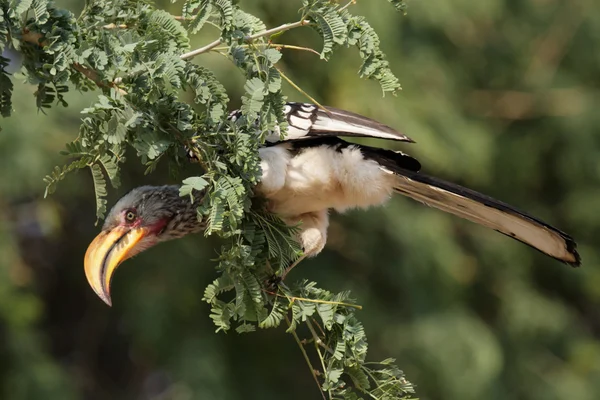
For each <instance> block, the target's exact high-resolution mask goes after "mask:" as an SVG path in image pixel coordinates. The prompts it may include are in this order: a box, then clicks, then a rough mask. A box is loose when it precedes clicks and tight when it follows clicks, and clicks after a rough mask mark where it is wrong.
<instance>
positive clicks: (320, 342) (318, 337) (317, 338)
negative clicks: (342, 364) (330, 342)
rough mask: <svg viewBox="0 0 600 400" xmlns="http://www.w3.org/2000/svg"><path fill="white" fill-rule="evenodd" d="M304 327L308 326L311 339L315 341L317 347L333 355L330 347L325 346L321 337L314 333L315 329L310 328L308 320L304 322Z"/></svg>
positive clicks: (310, 324)
mask: <svg viewBox="0 0 600 400" xmlns="http://www.w3.org/2000/svg"><path fill="white" fill-rule="evenodd" d="M306 325H307V326H308V330H309V331H310V333H311V334H312V337H313V339H314V340H315V343H316V344H318V345H319V346H321V347H322V348H324V349H325V350H327V351H328V352H329V353H330V354H333V353H334V351H333V349H332V348H331V347H329V346H327V345H326V344H325V342H323V340H322V339H321V337H320V336H319V335H318V334H317V332H316V331H315V328H314V327H313V326H312V323H311V322H310V320H309V319H307V320H306Z"/></svg>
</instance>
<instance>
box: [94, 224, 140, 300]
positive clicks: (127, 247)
mask: <svg viewBox="0 0 600 400" xmlns="http://www.w3.org/2000/svg"><path fill="white" fill-rule="evenodd" d="M147 234H148V229H146V228H141V227H134V228H131V227H122V226H118V227H116V228H113V229H111V230H107V231H102V232H100V234H99V235H98V236H96V238H95V239H94V240H93V241H92V243H91V244H90V246H89V247H88V249H87V251H86V252H85V260H84V267H85V276H86V277H87V280H88V283H89V284H90V286H91V287H92V289H93V290H94V292H96V294H97V295H98V296H99V297H100V298H101V299H102V300H103V301H104V302H105V303H106V304H108V305H109V306H110V305H112V302H111V300H110V283H111V280H112V277H113V274H114V272H115V270H116V269H117V267H118V266H119V264H121V263H122V262H123V261H125V260H127V259H128V258H130V257H132V256H134V255H135V254H137V253H139V251H136V249H135V247H136V245H137V244H138V243H139V241H140V240H142V239H143V238H144V237H145V236H146V235H147Z"/></svg>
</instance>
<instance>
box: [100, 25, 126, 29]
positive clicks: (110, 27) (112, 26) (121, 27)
mask: <svg viewBox="0 0 600 400" xmlns="http://www.w3.org/2000/svg"><path fill="white" fill-rule="evenodd" d="M102 28H104V29H126V28H127V25H125V24H119V25H117V24H108V25H104V26H103V27H102Z"/></svg>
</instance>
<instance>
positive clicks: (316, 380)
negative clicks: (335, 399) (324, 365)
mask: <svg viewBox="0 0 600 400" xmlns="http://www.w3.org/2000/svg"><path fill="white" fill-rule="evenodd" d="M285 322H287V324H288V327H290V326H291V325H292V323H291V322H290V319H289V318H288V316H287V315H286V316H285ZM291 333H292V336H293V337H294V339H295V340H296V343H297V344H298V347H300V351H301V352H302V355H303V356H304V360H305V361H306V363H307V364H308V368H310V373H311V375H312V376H313V378H314V379H315V383H316V384H317V387H318V388H319V392H320V393H321V397H323V400H327V398H326V397H325V393H323V389H321V384H320V383H319V378H317V374H316V373H315V368H314V367H313V366H312V363H311V362H310V358H308V354H306V350H305V349H304V346H303V345H302V343H301V342H300V338H299V337H298V334H297V333H296V331H291ZM324 371H325V370H323V372H324Z"/></svg>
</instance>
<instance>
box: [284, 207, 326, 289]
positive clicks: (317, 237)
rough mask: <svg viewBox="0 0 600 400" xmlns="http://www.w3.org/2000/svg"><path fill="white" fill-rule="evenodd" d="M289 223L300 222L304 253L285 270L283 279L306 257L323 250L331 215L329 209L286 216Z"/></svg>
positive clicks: (300, 236) (300, 238)
mask: <svg viewBox="0 0 600 400" xmlns="http://www.w3.org/2000/svg"><path fill="white" fill-rule="evenodd" d="M284 221H285V222H286V223H288V224H289V225H297V224H298V223H300V226H299V229H300V231H299V232H298V234H297V238H298V241H299V242H300V244H301V245H302V251H303V253H304V254H303V255H302V256H301V257H299V258H298V259H297V260H296V261H294V262H293V263H292V265H290V266H289V267H287V268H286V269H285V271H283V274H282V275H281V279H282V280H283V279H285V277H286V276H287V274H289V273H290V271H291V270H292V269H293V268H294V267H295V266H296V265H298V264H300V262H301V261H302V260H304V259H305V258H306V257H314V256H316V255H317V254H319V253H320V252H321V250H323V247H325V242H327V228H328V227H329V215H328V214H327V210H321V211H316V212H310V213H305V214H302V215H300V216H298V217H294V218H284Z"/></svg>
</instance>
